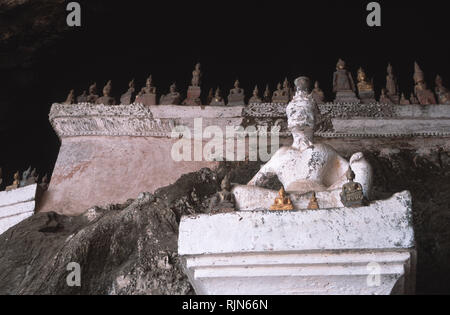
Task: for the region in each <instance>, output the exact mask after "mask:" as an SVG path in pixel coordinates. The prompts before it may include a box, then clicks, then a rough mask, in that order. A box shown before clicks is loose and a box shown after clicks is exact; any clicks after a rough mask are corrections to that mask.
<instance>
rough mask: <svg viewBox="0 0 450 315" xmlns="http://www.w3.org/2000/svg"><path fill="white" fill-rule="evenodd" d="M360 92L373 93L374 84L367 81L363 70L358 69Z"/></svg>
mask: <svg viewBox="0 0 450 315" xmlns="http://www.w3.org/2000/svg"><path fill="white" fill-rule="evenodd" d="M358 91H359V92H363V91H373V84H372V83H371V82H368V81H367V77H366V73H365V72H364V70H363V68H359V69H358Z"/></svg>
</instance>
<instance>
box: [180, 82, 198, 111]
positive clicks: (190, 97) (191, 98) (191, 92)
mask: <svg viewBox="0 0 450 315" xmlns="http://www.w3.org/2000/svg"><path fill="white" fill-rule="evenodd" d="M200 95H201V89H200V87H198V86H190V87H189V88H188V91H187V98H186V99H185V100H184V101H183V104H182V105H188V106H196V105H202V101H201V99H200Z"/></svg>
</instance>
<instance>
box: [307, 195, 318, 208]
mask: <svg viewBox="0 0 450 315" xmlns="http://www.w3.org/2000/svg"><path fill="white" fill-rule="evenodd" d="M319 209H320V208H319V203H318V202H317V197H316V193H315V192H313V193H312V196H311V199H310V200H309V204H308V210H319Z"/></svg>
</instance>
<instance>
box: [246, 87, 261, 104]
mask: <svg viewBox="0 0 450 315" xmlns="http://www.w3.org/2000/svg"><path fill="white" fill-rule="evenodd" d="M248 103H249V104H261V103H262V100H261V98H260V97H259V89H258V86H257V85H256V86H255V89H254V90H253V96H252V97H251V98H250V100H249V101H248Z"/></svg>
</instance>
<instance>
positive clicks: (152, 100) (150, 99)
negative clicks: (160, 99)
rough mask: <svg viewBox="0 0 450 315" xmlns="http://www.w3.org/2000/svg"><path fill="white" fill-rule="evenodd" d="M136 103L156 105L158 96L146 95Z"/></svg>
mask: <svg viewBox="0 0 450 315" xmlns="http://www.w3.org/2000/svg"><path fill="white" fill-rule="evenodd" d="M136 103H138V104H143V105H145V106H153V105H156V94H144V95H141V96H138V97H137V98H136Z"/></svg>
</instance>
